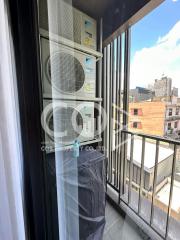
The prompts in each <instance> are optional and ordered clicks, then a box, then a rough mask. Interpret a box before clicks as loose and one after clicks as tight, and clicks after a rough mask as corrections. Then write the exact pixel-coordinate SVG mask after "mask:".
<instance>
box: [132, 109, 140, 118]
mask: <svg viewBox="0 0 180 240" xmlns="http://www.w3.org/2000/svg"><path fill="white" fill-rule="evenodd" d="M131 115H134V116H142V109H140V108H139V109H138V108H133V109H131Z"/></svg>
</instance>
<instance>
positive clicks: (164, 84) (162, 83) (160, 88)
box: [154, 77, 172, 97]
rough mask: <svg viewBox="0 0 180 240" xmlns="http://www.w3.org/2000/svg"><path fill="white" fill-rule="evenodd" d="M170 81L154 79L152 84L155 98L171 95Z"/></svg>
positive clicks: (165, 78)
mask: <svg viewBox="0 0 180 240" xmlns="http://www.w3.org/2000/svg"><path fill="white" fill-rule="evenodd" d="M171 91H172V79H171V78H168V77H162V78H161V79H160V80H158V79H156V80H155V83H154V92H155V97H166V96H171V94H172V92H171Z"/></svg>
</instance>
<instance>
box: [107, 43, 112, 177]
mask: <svg viewBox="0 0 180 240" xmlns="http://www.w3.org/2000/svg"><path fill="white" fill-rule="evenodd" d="M110 57H111V53H110V45H108V46H107V100H106V101H107V127H106V128H107V158H108V166H107V168H108V181H110V149H109V145H110V144H109V139H110V134H109V129H110V128H109V126H110V118H109V115H110V113H109V109H110Z"/></svg>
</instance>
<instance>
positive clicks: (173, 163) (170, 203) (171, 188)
mask: <svg viewBox="0 0 180 240" xmlns="http://www.w3.org/2000/svg"><path fill="white" fill-rule="evenodd" d="M176 154H177V145H174V154H173V162H172V173H171V185H170V194H169V205H168V212H167V221H166V233H165V239H167V237H168V231H169V218H170V215H171V205H172V197H173V186H174V176H175V170H176Z"/></svg>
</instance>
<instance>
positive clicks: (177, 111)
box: [176, 107, 179, 115]
mask: <svg viewBox="0 0 180 240" xmlns="http://www.w3.org/2000/svg"><path fill="white" fill-rule="evenodd" d="M176 115H179V107H177V108H176Z"/></svg>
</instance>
